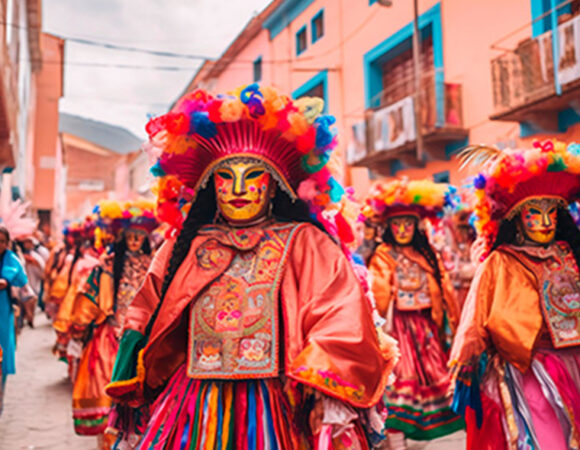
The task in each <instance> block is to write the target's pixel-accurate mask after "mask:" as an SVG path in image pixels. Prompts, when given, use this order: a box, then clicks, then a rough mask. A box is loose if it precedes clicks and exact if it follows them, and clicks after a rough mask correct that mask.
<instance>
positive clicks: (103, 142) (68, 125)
mask: <svg viewBox="0 0 580 450" xmlns="http://www.w3.org/2000/svg"><path fill="white" fill-rule="evenodd" d="M58 130H59V132H61V133H67V134H72V135H74V136H77V137H80V138H82V139H84V140H86V141H88V142H91V143H92V144H95V145H98V146H100V147H104V148H107V149H109V150H112V151H114V152H115V153H119V154H127V153H130V152H134V151H135V150H139V148H140V147H141V143H142V139H140V138H138V137H137V136H135V135H134V134H133V133H131V132H130V131H129V130H127V129H125V128H123V127H120V126H117V125H112V124H110V123H105V122H99V121H97V120H93V119H87V118H85V117H80V116H75V115H73V114H67V113H63V112H61V113H60V116H59V125H58Z"/></svg>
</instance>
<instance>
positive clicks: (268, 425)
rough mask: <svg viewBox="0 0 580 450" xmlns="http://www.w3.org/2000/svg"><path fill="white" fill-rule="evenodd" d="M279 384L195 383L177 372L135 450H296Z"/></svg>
mask: <svg viewBox="0 0 580 450" xmlns="http://www.w3.org/2000/svg"><path fill="white" fill-rule="evenodd" d="M292 418H293V414H292V413H291V408H290V403H289V401H288V398H287V396H286V394H285V392H284V389H283V386H282V382H281V380H280V379H278V378H270V379H264V380H244V381H214V380H196V379H192V378H189V377H188V376H187V374H186V369H185V365H183V366H181V367H180V368H179V369H178V370H177V372H176V373H175V374H174V375H173V377H172V378H171V380H170V381H169V383H168V385H167V387H166V388H165V390H164V391H163V393H162V394H161V395H160V396H159V397H158V398H157V400H156V401H155V403H154V404H153V407H152V413H151V419H150V420H149V423H148V425H147V428H146V430H145V434H144V435H143V437H142V439H141V442H140V444H139V447H138V448H140V449H211V450H213V449H220V450H222V449H224V450H225V449H236V450H253V449H257V450H264V449H300V448H307V445H305V443H306V441H304V438H303V437H302V436H301V435H300V433H299V432H298V431H297V427H296V426H295V424H294V422H293V420H292Z"/></svg>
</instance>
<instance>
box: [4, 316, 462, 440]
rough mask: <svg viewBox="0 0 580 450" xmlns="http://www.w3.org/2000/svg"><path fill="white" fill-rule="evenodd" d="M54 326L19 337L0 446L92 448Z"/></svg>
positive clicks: (39, 323) (41, 321) (44, 324)
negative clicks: (55, 349)
mask: <svg viewBox="0 0 580 450" xmlns="http://www.w3.org/2000/svg"><path fill="white" fill-rule="evenodd" d="M54 339H55V335H54V331H53V330H52V328H51V326H50V324H49V323H48V321H47V320H46V318H45V317H44V314H38V315H37V316H36V328H35V329H33V330H31V329H29V328H25V329H24V330H23V332H22V334H21V335H20V337H19V340H18V351H17V353H16V358H17V361H16V363H17V374H16V375H14V376H11V377H9V378H8V383H7V388H6V397H5V404H4V413H3V415H2V416H1V417H0V450H22V449H30V450H32V449H35V450H36V449H42V450H73V449H74V450H93V449H95V448H96V438H93V437H81V436H77V435H75V433H74V431H73V424H72V417H71V406H70V401H71V389H72V387H71V385H70V382H69V381H68V378H67V376H66V365H65V364H64V363H62V362H59V361H57V360H56V358H55V357H54V356H53V355H52V353H51V347H52V345H53V344H54ZM464 442H465V434H464V433H463V432H459V433H455V434H454V435H452V436H449V437H446V438H441V439H437V440H435V441H432V442H409V450H460V449H462V448H464V447H465V444H464Z"/></svg>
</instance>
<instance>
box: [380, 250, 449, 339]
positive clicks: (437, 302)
mask: <svg viewBox="0 0 580 450" xmlns="http://www.w3.org/2000/svg"><path fill="white" fill-rule="evenodd" d="M390 251H391V247H390V246H389V245H387V244H384V243H383V244H380V245H379V246H378V247H377V249H376V250H375V253H374V255H373V256H372V258H371V261H370V264H369V271H370V272H371V275H372V290H373V295H374V297H375V301H376V304H377V310H378V312H379V314H381V316H383V317H387V314H388V312H389V308H390V307H391V303H392V302H393V301H394V299H395V295H396V292H397V289H398V287H397V281H396V277H395V268H396V265H397V262H396V261H395V259H394V258H393V257H392V255H391V254H390ZM398 251H400V252H401V253H402V254H403V255H404V256H405V257H406V258H408V259H409V260H411V261H413V262H414V263H416V264H418V265H419V267H420V268H421V269H422V270H424V271H425V273H426V275H427V283H428V289H429V297H430V299H431V318H432V319H433V321H434V322H435V323H436V324H437V326H438V327H439V328H442V327H443V316H444V312H445V313H446V314H447V320H448V321H449V326H450V327H451V330H453V331H454V330H455V328H456V327H457V322H458V321H459V308H458V306H457V301H456V298H455V291H454V289H453V286H452V284H451V281H450V280H449V276H448V274H447V272H446V271H445V269H444V268H443V265H442V264H441V263H439V267H440V272H441V287H442V289H443V290H441V289H440V288H439V285H438V284H437V280H436V279H435V274H434V271H433V268H432V267H431V266H430V265H429V264H428V263H427V261H426V260H425V258H424V257H423V256H422V255H421V254H420V253H418V252H417V251H416V250H414V249H413V248H411V247H401V248H400V249H398Z"/></svg>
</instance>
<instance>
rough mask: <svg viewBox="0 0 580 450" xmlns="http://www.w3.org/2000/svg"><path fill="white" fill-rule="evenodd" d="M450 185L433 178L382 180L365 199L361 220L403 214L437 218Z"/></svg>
mask: <svg viewBox="0 0 580 450" xmlns="http://www.w3.org/2000/svg"><path fill="white" fill-rule="evenodd" d="M449 189H450V188H449V185H448V184H445V183H435V182H433V181H431V180H412V181H410V180H408V179H407V178H401V179H396V180H392V181H380V182H378V183H376V184H375V185H374V186H373V187H372V188H371V191H370V193H369V195H368V197H367V198H366V199H365V202H364V203H365V204H364V206H363V208H362V211H361V217H360V220H362V221H365V220H371V221H383V220H385V219H387V218H388V217H391V216H394V215H401V214H413V215H417V216H419V217H420V218H430V219H436V218H438V217H441V215H442V213H443V208H444V207H445V206H446V205H447V204H448V202H449V198H450V197H449Z"/></svg>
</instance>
